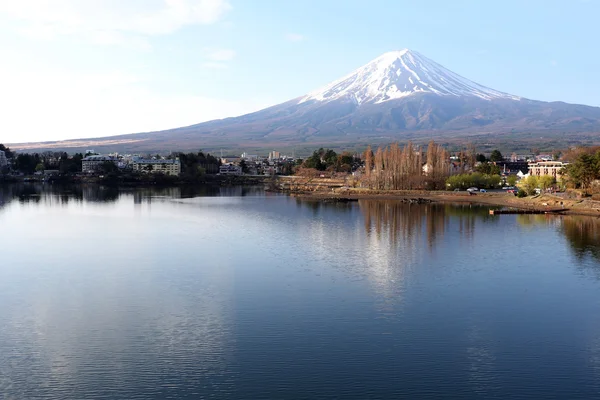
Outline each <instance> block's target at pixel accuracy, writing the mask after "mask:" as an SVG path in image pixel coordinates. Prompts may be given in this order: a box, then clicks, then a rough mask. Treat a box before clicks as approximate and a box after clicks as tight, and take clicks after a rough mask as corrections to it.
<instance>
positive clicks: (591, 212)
mask: <svg viewBox="0 0 600 400" xmlns="http://www.w3.org/2000/svg"><path fill="white" fill-rule="evenodd" d="M283 192H284V193H287V194H288V195H290V196H291V197H296V198H300V199H305V200H309V199H313V200H318V201H323V200H328V201H358V200H392V201H406V200H425V202H427V203H428V202H432V203H446V204H452V203H461V204H480V205H489V206H496V207H505V208H514V209H519V210H528V211H536V212H544V213H548V214H554V215H583V216H591V217H600V202H596V201H592V200H587V199H579V200H575V199H562V198H560V197H557V196H554V195H549V194H543V195H539V196H534V197H525V198H518V197H516V196H514V195H512V194H509V193H489V192H488V193H477V194H476V195H468V194H466V193H465V192H460V193H453V192H442V191H425V190H412V191H411V190H401V191H400V190H399V191H377V192H376V193H368V192H366V191H364V190H361V191H359V192H356V193H352V191H351V190H350V191H346V192H330V193H328V192H325V191H315V192H305V191H283Z"/></svg>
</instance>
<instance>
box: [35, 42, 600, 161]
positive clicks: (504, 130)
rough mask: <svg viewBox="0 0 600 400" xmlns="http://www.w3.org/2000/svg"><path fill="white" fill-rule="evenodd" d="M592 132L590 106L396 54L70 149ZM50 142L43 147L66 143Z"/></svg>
mask: <svg viewBox="0 0 600 400" xmlns="http://www.w3.org/2000/svg"><path fill="white" fill-rule="evenodd" d="M599 131H600V108H597V107H590V106H584V105H574V104H567V103H562V102H543V101H535V100H529V99H525V98H522V97H519V96H515V95H512V94H508V93H504V92H501V91H498V90H494V89H491V88H488V87H485V86H483V85H480V84H478V83H475V82H473V81H470V80H469V79H466V78H464V77H462V76H460V75H458V74H456V73H454V72H452V71H450V70H448V69H446V68H444V67H443V66H441V65H440V64H438V63H436V62H435V61H432V60H430V59H428V58H427V57H425V56H423V55H421V54H419V53H418V52H416V51H411V50H408V49H404V50H400V51H392V52H388V53H385V54H383V55H381V56H379V57H377V58H376V59H374V60H373V61H371V62H369V63H368V64H366V65H364V66H362V67H360V68H358V69H357V70H355V71H354V72H352V73H350V74H348V75H346V76H344V77H343V78H341V79H339V80H336V81H334V82H332V83H330V84H328V85H326V86H324V87H322V88H320V89H317V90H315V91H312V92H310V93H308V94H306V95H305V96H301V97H298V98H296V99H292V100H290V101H287V102H285V103H282V104H279V105H276V106H273V107H269V108H266V109H264V110H261V111H258V112H255V113H251V114H247V115H243V116H239V117H233V118H226V119H222V120H215V121H209V122H204V123H200V124H197V125H192V126H188V127H183V128H177V129H171V130H166V131H160V132H150V133H138V134H130V135H121V136H112V137H109V138H99V139H94V140H93V141H90V140H88V141H87V143H85V144H81V146H80V148H85V147H86V146H88V145H89V144H88V143H93V146H94V147H93V148H95V149H106V150H107V149H111V150H114V149H117V150H120V151H140V152H141V151H157V150H162V151H165V150H192V149H199V148H202V149H205V150H215V149H219V148H224V149H251V148H256V149H267V148H292V147H294V148H300V147H303V148H312V147H316V146H319V145H323V146H349V145H356V144H365V143H375V142H388V143H389V142H392V141H396V140H399V141H400V140H404V139H407V138H411V139H413V140H428V139H430V138H435V139H444V138H460V137H464V136H470V137H473V136H477V135H484V136H486V137H492V136H493V137H496V138H498V137H500V138H501V137H502V135H503V134H504V135H508V134H510V135H511V138H514V137H518V135H530V136H531V135H533V134H536V137H539V136H540V135H541V133H542V132H543V135H544V136H552V135H554V136H555V137H556V136H564V134H578V135H580V136H581V135H587V136H589V135H590V134H592V135H593V134H594V132H599ZM538 133H540V134H538ZM60 143H61V142H56V143H55V145H53V146H52V147H67V145H66V144H65V145H60ZM77 143H82V142H78V141H71V144H70V145H69V147H79V145H78V144H77ZM109 143H110V145H109ZM37 148H44V147H43V146H40V147H37Z"/></svg>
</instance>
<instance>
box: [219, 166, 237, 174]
mask: <svg viewBox="0 0 600 400" xmlns="http://www.w3.org/2000/svg"><path fill="white" fill-rule="evenodd" d="M241 174H242V168H241V167H239V166H237V165H233V164H225V165H221V166H220V167H219V175H241Z"/></svg>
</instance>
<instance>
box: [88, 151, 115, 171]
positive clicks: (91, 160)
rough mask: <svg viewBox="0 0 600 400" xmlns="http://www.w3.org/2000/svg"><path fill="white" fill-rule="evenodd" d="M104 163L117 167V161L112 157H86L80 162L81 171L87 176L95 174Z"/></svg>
mask: <svg viewBox="0 0 600 400" xmlns="http://www.w3.org/2000/svg"><path fill="white" fill-rule="evenodd" d="M105 162H111V163H113V164H115V165H117V164H118V163H119V160H118V159H117V158H116V157H113V156H98V155H94V156H87V157H85V158H84V159H83V160H81V171H82V172H84V173H88V174H90V173H94V172H97V171H98V170H99V169H100V166H101V165H102V164H103V163H105Z"/></svg>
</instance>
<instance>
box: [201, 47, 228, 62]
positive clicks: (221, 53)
mask: <svg viewBox="0 0 600 400" xmlns="http://www.w3.org/2000/svg"><path fill="white" fill-rule="evenodd" d="M234 57H235V51H233V50H231V49H210V50H208V54H207V55H206V58H207V59H209V60H211V61H231V60H233V59H234Z"/></svg>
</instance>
